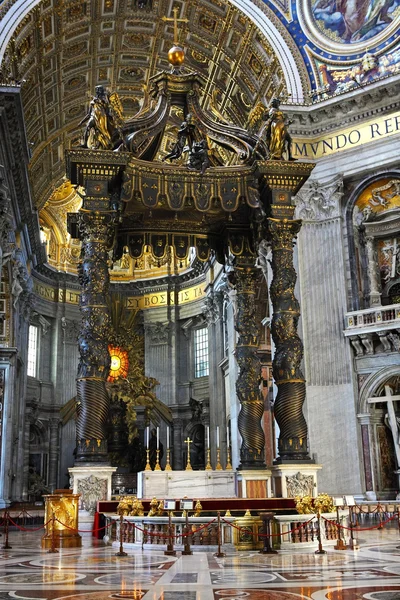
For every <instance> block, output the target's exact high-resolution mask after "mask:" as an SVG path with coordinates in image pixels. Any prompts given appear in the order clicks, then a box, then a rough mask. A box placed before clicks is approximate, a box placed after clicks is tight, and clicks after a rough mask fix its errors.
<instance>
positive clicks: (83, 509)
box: [68, 465, 117, 531]
mask: <svg viewBox="0 0 400 600" xmlns="http://www.w3.org/2000/svg"><path fill="white" fill-rule="evenodd" d="M116 470H117V467H106V466H101V465H98V466H97V465H93V466H92V465H90V466H87V465H86V466H83V465H82V466H79V467H72V468H70V469H68V471H69V476H70V487H71V488H72V492H73V494H80V500H79V514H78V518H79V530H80V531H82V530H87V531H91V530H92V528H93V521H94V513H95V512H96V510H97V502H98V501H99V500H111V477H112V474H113V473H114V472H115V471H116Z"/></svg>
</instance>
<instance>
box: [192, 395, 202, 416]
mask: <svg viewBox="0 0 400 600" xmlns="http://www.w3.org/2000/svg"><path fill="white" fill-rule="evenodd" d="M189 406H190V410H191V411H192V418H191V421H198V420H199V419H201V417H202V414H203V403H202V402H200V401H199V400H195V399H194V398H190V399H189Z"/></svg>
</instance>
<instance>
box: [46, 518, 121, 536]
mask: <svg viewBox="0 0 400 600" xmlns="http://www.w3.org/2000/svg"><path fill="white" fill-rule="evenodd" d="M56 521H57V523H60V525H62V526H63V527H65V528H66V529H70V530H71V531H77V532H78V533H89V531H91V532H92V533H97V532H98V531H103V530H104V529H107V527H110V525H105V526H104V527H98V528H97V529H90V530H89V529H77V528H76V527H70V526H69V525H66V524H65V523H62V521H60V520H59V519H57V518H56Z"/></svg>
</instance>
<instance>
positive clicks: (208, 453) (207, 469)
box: [206, 448, 212, 471]
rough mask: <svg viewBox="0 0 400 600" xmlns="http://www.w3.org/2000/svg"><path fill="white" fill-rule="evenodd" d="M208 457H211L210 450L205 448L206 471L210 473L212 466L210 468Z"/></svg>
mask: <svg viewBox="0 0 400 600" xmlns="http://www.w3.org/2000/svg"><path fill="white" fill-rule="evenodd" d="M210 456H211V450H210V448H207V464H206V471H212V466H211V462H210Z"/></svg>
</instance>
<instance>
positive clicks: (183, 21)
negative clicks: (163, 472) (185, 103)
mask: <svg viewBox="0 0 400 600" xmlns="http://www.w3.org/2000/svg"><path fill="white" fill-rule="evenodd" d="M172 12H173V15H174V16H173V17H172V19H171V17H161V18H162V20H163V21H173V23H174V45H175V46H177V45H178V22H179V23H189V19H178V12H179V8H178V7H177V6H174V8H173V9H172ZM185 444H186V442H185Z"/></svg>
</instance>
